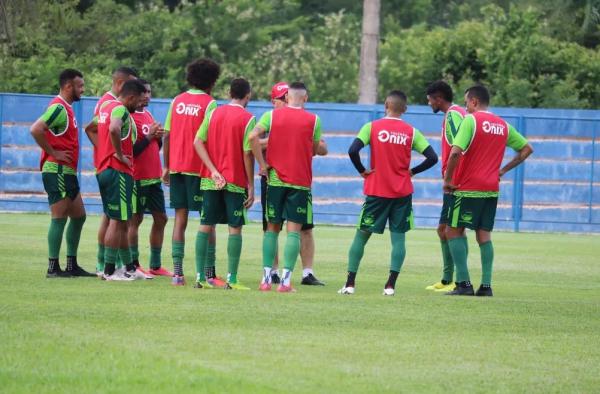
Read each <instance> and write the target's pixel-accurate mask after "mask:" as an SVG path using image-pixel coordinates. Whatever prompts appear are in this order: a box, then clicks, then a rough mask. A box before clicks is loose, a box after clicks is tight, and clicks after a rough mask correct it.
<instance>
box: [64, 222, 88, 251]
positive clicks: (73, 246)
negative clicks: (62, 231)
mask: <svg viewBox="0 0 600 394" xmlns="http://www.w3.org/2000/svg"><path fill="white" fill-rule="evenodd" d="M83 223H85V215H83V216H82V217H80V218H71V220H69V225H68V226H67V237H66V239H67V256H77V248H78V247H79V239H80V238H81V230H82V229H83Z"/></svg>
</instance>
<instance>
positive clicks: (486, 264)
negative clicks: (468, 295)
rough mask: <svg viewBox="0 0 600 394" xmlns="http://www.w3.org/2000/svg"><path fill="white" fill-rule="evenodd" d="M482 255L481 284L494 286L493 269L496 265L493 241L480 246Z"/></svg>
mask: <svg viewBox="0 0 600 394" xmlns="http://www.w3.org/2000/svg"><path fill="white" fill-rule="evenodd" d="M479 252H480V253H481V284H482V285H488V286H491V285H492V267H493V264H494V246H493V245H492V241H487V242H484V243H482V244H481V245H479Z"/></svg>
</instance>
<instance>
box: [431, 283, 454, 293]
mask: <svg viewBox="0 0 600 394" xmlns="http://www.w3.org/2000/svg"><path fill="white" fill-rule="evenodd" d="M454 289H456V284H455V283H448V284H447V285H445V286H444V287H442V288H441V289H435V290H434V291H436V292H448V291H452V290H454Z"/></svg>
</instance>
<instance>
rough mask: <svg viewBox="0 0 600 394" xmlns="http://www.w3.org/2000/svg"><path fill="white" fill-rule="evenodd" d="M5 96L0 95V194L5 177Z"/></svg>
mask: <svg viewBox="0 0 600 394" xmlns="http://www.w3.org/2000/svg"><path fill="white" fill-rule="evenodd" d="M3 109H4V94H3V93H0V192H3V191H4V176H3V175H2V124H3V123H4V115H3Z"/></svg>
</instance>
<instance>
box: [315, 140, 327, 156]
mask: <svg viewBox="0 0 600 394" xmlns="http://www.w3.org/2000/svg"><path fill="white" fill-rule="evenodd" d="M328 152H329V151H328V150H327V142H325V140H324V139H321V140H320V141H319V145H318V146H317V155H318V156H326V155H327V153H328Z"/></svg>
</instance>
